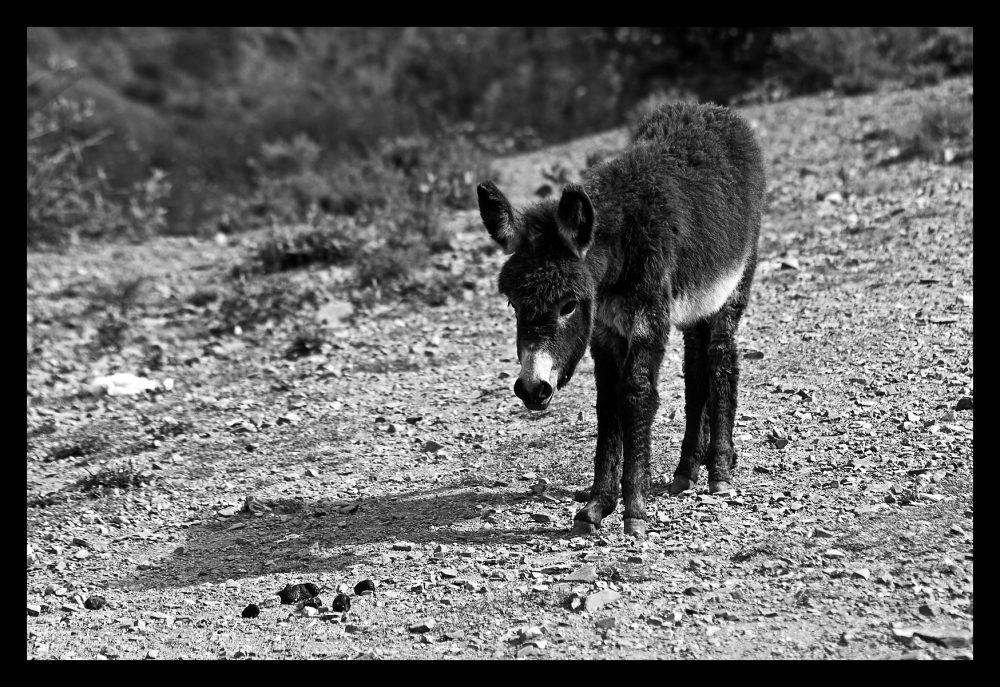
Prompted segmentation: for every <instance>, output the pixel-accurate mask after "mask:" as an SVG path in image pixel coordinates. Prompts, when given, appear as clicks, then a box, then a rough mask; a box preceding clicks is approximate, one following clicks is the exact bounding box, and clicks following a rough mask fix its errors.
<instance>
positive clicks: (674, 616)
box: [664, 611, 684, 624]
mask: <svg viewBox="0 0 1000 687" xmlns="http://www.w3.org/2000/svg"><path fill="white" fill-rule="evenodd" d="M683 619H684V612H683V611H671V612H670V613H667V615H666V617H665V618H664V620H665V621H666V622H668V623H674V624H676V623H679V622H680V621H682V620H683Z"/></svg>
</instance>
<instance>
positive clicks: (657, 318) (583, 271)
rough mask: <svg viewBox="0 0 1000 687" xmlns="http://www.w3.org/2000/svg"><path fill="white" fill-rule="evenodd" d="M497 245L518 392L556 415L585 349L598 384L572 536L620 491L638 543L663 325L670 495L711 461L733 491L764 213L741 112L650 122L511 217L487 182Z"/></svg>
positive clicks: (685, 113) (483, 191)
mask: <svg viewBox="0 0 1000 687" xmlns="http://www.w3.org/2000/svg"><path fill="white" fill-rule="evenodd" d="M477 192H478V196H479V210H480V214H481V216H482V219H483V224H485V226H486V229H487V231H488V232H489V234H490V236H491V237H492V238H493V240H494V241H496V242H497V243H498V244H499V245H500V247H501V248H502V249H503V250H504V252H505V253H507V254H508V255H509V256H510V257H509V258H508V259H507V262H506V263H505V264H504V266H503V268H502V269H501V271H500V276H499V279H498V286H499V289H500V292H501V293H502V294H503V295H504V296H506V297H507V299H508V302H509V304H510V305H511V307H512V308H513V310H514V317H515V320H516V325H517V357H518V362H520V364H521V371H520V374H519V375H518V377H517V380H516V381H515V382H514V394H515V395H516V396H517V397H518V398H520V399H521V401H522V402H523V403H524V405H525V407H527V408H529V409H530V410H538V411H541V410H545V409H546V408H548V406H549V404H550V403H551V402H552V399H553V398H554V397H555V395H556V393H557V391H559V390H560V389H562V388H563V387H565V386H566V385H567V384H568V383H569V381H570V380H571V379H572V377H573V373H574V371H575V370H576V366H577V364H578V363H579V362H580V359H581V358H582V357H583V355H584V353H585V352H586V350H587V347H588V346H589V347H590V352H591V356H592V357H593V360H594V375H595V377H596V381H597V450H596V455H595V459H594V483H593V486H592V487H591V489H590V491H589V493H586V504H585V505H584V507H583V508H582V509H581V510H580V511H578V512H577V513H576V515H575V517H574V527H573V532H572V534H573V535H586V534H591V533H593V532H594V531H596V530H597V529H598V528H600V526H601V522H602V520H603V519H604V518H605V517H606V516H607V515H609V514H610V513H612V512H613V511H614V510H615V508H616V506H617V504H618V499H619V497H621V498H622V500H623V501H624V505H625V516H624V528H625V532H626V534H630V535H633V536H635V537H637V538H643V537H644V536H645V532H646V520H647V513H646V500H647V498H648V495H649V481H650V445H651V431H652V425H653V420H654V418H655V415H656V411H657V408H658V406H659V397H658V394H657V382H658V381H659V374H660V365H661V363H662V361H663V356H664V351H665V348H666V342H667V336H668V334H669V331H670V328H671V327H674V328H675V329H678V330H680V331H681V332H682V336H683V338H684V372H685V375H684V383H685V415H686V425H685V432H684V439H683V442H682V445H681V457H680V462H679V463H678V465H677V469H676V470H675V472H674V477H673V482H672V484H671V486H670V493H671V494H679V493H682V492H684V491H687V490H689V489H691V488H692V487H693V486H694V485H695V484H696V483H697V481H698V477H699V473H700V471H701V467H702V466H703V465H704V466H707V468H708V487H709V491H710V492H712V493H719V492H725V491H729V490H730V489H731V485H730V483H731V482H732V470H733V468H734V467H735V465H736V457H737V456H736V452H735V450H734V447H733V425H734V421H735V416H736V406H737V389H738V385H739V366H740V358H739V355H738V351H737V346H736V338H735V336H736V330H737V327H738V325H739V321H740V318H741V316H742V315H743V311H744V310H745V309H746V306H747V301H748V299H749V295H750V285H751V282H752V280H753V275H754V270H755V268H756V265H757V241H758V237H759V235H760V225H761V215H762V213H763V210H764V194H765V175H764V157H763V152H762V150H761V147H760V144H759V143H758V141H757V139H756V136H755V134H754V133H753V129H752V128H751V127H750V125H749V124H748V123H747V122H746V121H745V120H744V119H743V118H742V117H741V116H739V115H738V114H736V112H734V111H732V110H730V109H728V108H724V107H719V106H716V105H695V104H690V103H679V104H672V105H667V106H664V107H662V108H660V109H657V110H654V111H652V112H650V113H649V114H647V115H646V116H645V118H644V119H643V120H642V122H641V123H640V124H639V127H638V130H637V132H636V134H635V137H634V138H633V140H632V142H631V143H630V144H629V146H628V147H627V148H626V149H625V151H624V152H623V153H622V154H621V155H619V156H618V157H615V158H612V159H609V160H606V161H604V162H601V163H599V164H597V165H595V166H594V167H591V168H590V169H589V170H588V171H587V172H586V173H584V177H583V181H582V183H580V184H568V185H566V186H565V187H564V189H563V192H562V194H561V196H559V197H558V198H557V197H555V196H552V197H549V198H545V199H543V200H540V201H537V202H535V203H534V204H532V205H530V206H528V207H527V208H524V209H523V210H520V211H517V210H515V209H514V208H513V207H512V206H511V204H510V202H509V201H508V200H507V198H506V197H505V196H504V194H503V193H502V192H501V191H500V189H499V188H497V186H496V185H495V184H494V183H493V182H492V181H486V182H483V183H482V184H480V185H479V187H478V189H477Z"/></svg>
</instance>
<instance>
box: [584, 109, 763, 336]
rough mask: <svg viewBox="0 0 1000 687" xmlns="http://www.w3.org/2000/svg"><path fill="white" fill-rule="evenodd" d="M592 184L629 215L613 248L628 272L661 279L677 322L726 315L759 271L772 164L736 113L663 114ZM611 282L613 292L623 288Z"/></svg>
mask: <svg viewBox="0 0 1000 687" xmlns="http://www.w3.org/2000/svg"><path fill="white" fill-rule="evenodd" d="M585 186H587V188H588V190H590V191H591V195H592V197H593V198H594V205H595V206H596V207H598V208H600V209H601V210H602V211H603V214H605V215H609V214H610V215H617V216H618V218H619V219H618V221H616V222H605V223H602V228H603V229H605V238H606V240H607V241H608V242H609V243H610V244H612V245H615V244H617V245H616V247H617V246H625V247H626V248H625V250H623V251H622V253H621V259H622V261H623V266H624V268H625V269H623V270H622V273H623V275H628V278H629V280H630V281H634V280H635V276H636V275H639V274H641V275H643V277H645V278H647V279H649V278H657V277H658V278H659V279H660V280H661V284H662V288H663V296H664V298H665V299H666V301H667V302H668V303H669V311H670V322H671V324H672V325H674V326H677V327H685V326H687V325H689V324H692V323H693V322H696V321H698V320H699V319H702V318H704V317H705V316H707V315H710V314H712V313H714V312H717V311H718V310H719V308H720V307H721V306H722V305H723V303H724V302H725V300H726V299H727V298H728V297H729V296H730V295H731V294H733V293H734V291H736V290H737V287H738V286H739V285H740V281H741V280H742V279H743V277H744V275H745V273H746V272H747V270H748V268H749V269H750V272H751V273H752V270H753V266H754V265H755V263H756V257H757V239H758V236H759V233H760V219H761V215H762V212H763V207H764V193H765V172H764V158H763V154H762V152H761V149H760V144H759V143H758V142H757V138H756V136H755V135H754V132H753V129H752V128H751V126H750V125H749V124H748V123H747V121H746V120H745V119H743V118H742V117H741V116H740V115H738V114H737V113H736V112H734V111H732V110H730V109H728V108H725V107H720V106H717V105H698V104H692V103H677V104H672V105H667V106H665V107H662V108H660V109H657V110H654V111H652V112H650V113H649V114H647V115H646V116H645V117H644V118H643V120H642V122H641V123H640V124H639V127H638V129H637V130H636V133H635V136H634V137H633V139H632V142H631V143H630V144H629V146H628V147H627V148H626V149H625V151H624V152H623V153H622V154H621V155H619V156H618V157H616V158H614V159H612V160H609V161H607V162H606V163H604V164H602V165H600V166H598V167H595V168H594V169H593V170H592V172H591V175H590V178H589V179H587V180H586V181H585ZM612 250H614V249H612ZM606 286H607V293H608V294H610V295H613V294H614V292H615V291H616V289H615V288H614V285H613V284H608V285H606Z"/></svg>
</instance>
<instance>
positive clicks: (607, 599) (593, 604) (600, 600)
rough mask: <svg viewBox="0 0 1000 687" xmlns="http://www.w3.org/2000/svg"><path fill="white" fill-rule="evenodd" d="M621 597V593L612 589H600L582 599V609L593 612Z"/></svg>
mask: <svg viewBox="0 0 1000 687" xmlns="http://www.w3.org/2000/svg"><path fill="white" fill-rule="evenodd" d="M620 598H621V594H619V593H618V592H616V591H615V590H614V589H602V590H601V591H599V592H597V593H595V594H591V595H590V596H588V597H587V600H586V601H584V603H583V606H584V609H586V610H587V611H589V612H591V613H593V612H594V611H597V610H600V609H601V608H604V607H605V606H607V605H608V604H611V603H614V602H615V601H617V600H618V599H620Z"/></svg>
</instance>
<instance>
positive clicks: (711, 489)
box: [708, 482, 733, 494]
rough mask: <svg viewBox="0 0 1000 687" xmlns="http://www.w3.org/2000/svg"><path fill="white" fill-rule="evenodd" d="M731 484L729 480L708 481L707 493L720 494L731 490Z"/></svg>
mask: <svg viewBox="0 0 1000 687" xmlns="http://www.w3.org/2000/svg"><path fill="white" fill-rule="evenodd" d="M732 490H733V485H731V484H730V483H729V482H709V483H708V493H709V494H720V493H722V492H724V491H732Z"/></svg>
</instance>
